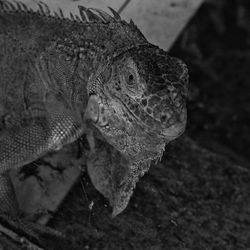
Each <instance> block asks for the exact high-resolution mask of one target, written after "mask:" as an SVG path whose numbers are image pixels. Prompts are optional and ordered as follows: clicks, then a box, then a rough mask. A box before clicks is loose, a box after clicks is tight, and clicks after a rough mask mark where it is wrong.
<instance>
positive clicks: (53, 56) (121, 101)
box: [0, 0, 188, 216]
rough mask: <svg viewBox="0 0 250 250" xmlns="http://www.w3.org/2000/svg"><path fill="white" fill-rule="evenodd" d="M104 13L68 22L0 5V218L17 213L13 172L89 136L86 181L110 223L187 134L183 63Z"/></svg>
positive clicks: (0, 1)
mask: <svg viewBox="0 0 250 250" xmlns="http://www.w3.org/2000/svg"><path fill="white" fill-rule="evenodd" d="M110 10H111V12H112V15H110V14H107V13H106V12H104V11H101V10H97V9H93V8H85V7H83V6H79V16H78V15H76V16H75V15H73V14H71V15H70V18H67V17H64V15H63V13H62V11H61V10H59V11H58V12H55V13H51V11H50V10H49V8H48V6H47V5H45V4H44V3H39V4H38V10H36V11H34V10H32V9H30V8H28V7H27V6H26V5H25V4H23V3H21V2H15V3H11V2H10V1H5V0H0V211H1V212H2V213H8V214H10V215H11V216H15V215H16V214H17V211H18V208H17V203H16V201H15V195H14V194H13V187H12V184H11V181H10V179H9V175H8V171H9V170H11V169H13V168H18V167H21V166H23V165H25V164H27V163H29V162H32V161H34V160H35V159H37V158H39V157H41V156H43V155H44V154H46V153H47V152H49V151H52V150H58V149H60V148H61V147H62V146H63V145H65V144H68V143H71V142H73V141H75V140H76V139H77V138H79V137H80V136H81V135H82V134H86V135H87V138H88V139H89V141H90V145H91V148H92V153H91V157H89V160H88V172H89V175H90V177H91V179H92V182H93V184H94V185H95V187H96V188H97V189H98V190H99V191H100V192H102V193H103V194H104V195H105V196H106V197H107V198H108V199H109V201H110V204H111V205H112V207H113V215H114V216H115V215H117V214H119V213H120V212H121V211H123V210H124V208H125V207H126V206H127V204H128V201H129V198H130V196H131V194H132V191H133V188H134V187H135V184H136V182H137V180H138V178H139V177H140V176H142V175H143V174H144V173H145V172H146V171H147V170H148V168H149V165H150V162H151V161H152V160H157V159H159V158H160V157H161V155H162V153H163V151H164V148H165V145H166V144H167V143H168V142H170V141H171V140H173V139H175V138H176V137H178V136H179V135H180V134H181V133H182V132H183V131H184V129H185V125H186V106H185V99H186V97H187V85H188V71H187V67H186V65H185V64H184V63H183V62H182V61H181V60H179V59H176V58H173V57H170V56H169V55H168V53H167V52H165V51H163V50H162V49H160V48H159V47H157V46H155V45H153V44H151V43H149V42H148V41H147V39H146V38H145V37H144V36H143V34H142V33H141V32H140V30H139V29H138V28H137V27H136V25H135V24H134V23H133V22H132V21H130V22H129V23H128V22H126V21H123V20H121V17H120V15H119V14H118V13H117V12H116V11H114V10H113V9H111V8H110ZM93 136H97V138H99V139H101V141H105V143H108V145H109V146H108V147H105V146H96V145H95V139H93ZM99 145H101V144H99ZM102 145H103V144H102ZM102 163H103V164H102ZM109 164H110V165H109Z"/></svg>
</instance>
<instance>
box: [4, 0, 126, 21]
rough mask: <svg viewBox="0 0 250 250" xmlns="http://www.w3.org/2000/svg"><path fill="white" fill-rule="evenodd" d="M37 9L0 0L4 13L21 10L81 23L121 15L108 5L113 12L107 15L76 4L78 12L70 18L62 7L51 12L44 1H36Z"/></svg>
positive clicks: (118, 18)
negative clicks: (65, 14)
mask: <svg viewBox="0 0 250 250" xmlns="http://www.w3.org/2000/svg"><path fill="white" fill-rule="evenodd" d="M37 5H38V9H37V10H36V11H34V10H33V9H32V8H30V7H28V6H27V5H26V4H24V3H22V2H18V1H14V3H13V2H10V1H8V0H0V11H1V12H5V13H10V12H22V13H27V14H28V13H34V12H36V13H38V14H40V15H41V16H51V17H55V18H58V19H70V20H71V21H77V22H82V23H109V22H121V21H122V20H121V17H120V15H119V14H118V12H116V11H115V10H114V9H112V8H111V7H108V8H109V9H110V11H111V13H112V14H113V16H111V15H109V14H108V13H106V12H105V11H102V10H99V9H95V8H86V7H84V6H78V9H79V14H80V16H78V15H73V14H72V13H70V18H67V17H65V16H64V14H63V11H62V9H60V8H59V9H58V11H57V12H55V11H54V12H53V13H52V12H51V10H50V9H49V6H48V5H47V4H46V3H43V2H41V1H39V2H38V3H37Z"/></svg>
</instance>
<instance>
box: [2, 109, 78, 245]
mask: <svg viewBox="0 0 250 250" xmlns="http://www.w3.org/2000/svg"><path fill="white" fill-rule="evenodd" d="M66 114H67V113H66V112H64V113H57V114H53V118H51V119H50V118H49V116H48V117H40V118H35V119H33V120H31V121H30V122H29V125H26V126H22V127H21V126H19V127H16V128H13V129H9V130H8V131H6V132H5V133H3V134H1V135H0V202H1V203H0V213H1V215H0V225H3V224H4V225H5V226H7V227H8V228H9V227H10V228H12V229H13V230H14V231H16V232H18V234H21V235H23V237H27V238H31V239H32V241H33V240H34V241H35V242H38V243H39V244H40V245H41V246H44V245H47V243H46V241H44V240H41V239H46V237H47V236H53V237H59V236H60V234H59V233H58V232H56V231H54V230H52V229H49V228H47V227H46V228H44V227H42V226H40V225H36V224H34V223H31V222H27V221H25V220H20V218H18V215H19V214H20V211H19V210H18V206H17V201H16V197H15V193H14V189H13V186H12V183H11V181H10V178H9V175H8V172H9V170H11V169H12V168H17V167H20V166H22V165H24V164H26V163H29V162H31V161H33V160H35V159H37V158H38V157H41V156H42V155H44V154H45V153H46V152H48V151H50V150H52V149H58V148H60V147H61V146H62V145H64V144H67V143H69V142H71V141H73V140H74V139H75V138H77V137H78V134H80V133H81V132H82V127H81V126H80V124H79V123H78V122H76V120H75V119H74V118H73V117H72V116H70V115H66ZM0 229H1V228H0ZM20 232H21V233H20ZM2 233H3V232H2ZM0 234H1V230H0ZM61 236H62V235H61ZM23 237H22V238H23ZM46 249H47V248H46ZM48 249H50V248H48Z"/></svg>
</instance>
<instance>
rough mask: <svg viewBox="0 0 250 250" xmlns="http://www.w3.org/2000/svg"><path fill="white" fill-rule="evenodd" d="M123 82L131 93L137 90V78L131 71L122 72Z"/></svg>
mask: <svg viewBox="0 0 250 250" xmlns="http://www.w3.org/2000/svg"><path fill="white" fill-rule="evenodd" d="M124 78H125V79H124V80H125V84H126V87H127V88H128V89H129V90H131V91H136V90H137V89H138V86H137V85H138V84H137V76H136V74H135V72H133V70H132V69H128V70H126V71H125V72H124Z"/></svg>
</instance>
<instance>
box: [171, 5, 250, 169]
mask: <svg viewBox="0 0 250 250" xmlns="http://www.w3.org/2000/svg"><path fill="white" fill-rule="evenodd" d="M170 53H171V54H173V55H175V56H177V57H179V58H182V59H183V60H184V61H185V62H186V63H187V65H188V68H189V72H190V93H189V101H188V126H187V133H188V134H189V135H190V136H192V138H196V139H198V140H199V142H200V143H201V144H204V145H205V146H206V147H209V148H212V149H213V150H216V151H219V152H221V153H224V154H226V155H228V156H229V157H231V158H233V159H234V160H235V161H237V162H238V163H241V164H243V165H248V167H250V165H249V160H250V1H248V0H209V1H205V3H204V4H203V5H202V6H201V8H200V9H199V11H198V12H197V13H196V15H195V17H194V18H193V19H192V20H191V21H190V23H189V24H188V26H187V28H186V29H185V31H184V32H183V33H182V34H181V36H180V37H179V38H178V41H177V43H175V44H174V46H173V47H172V49H171V51H170Z"/></svg>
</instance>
